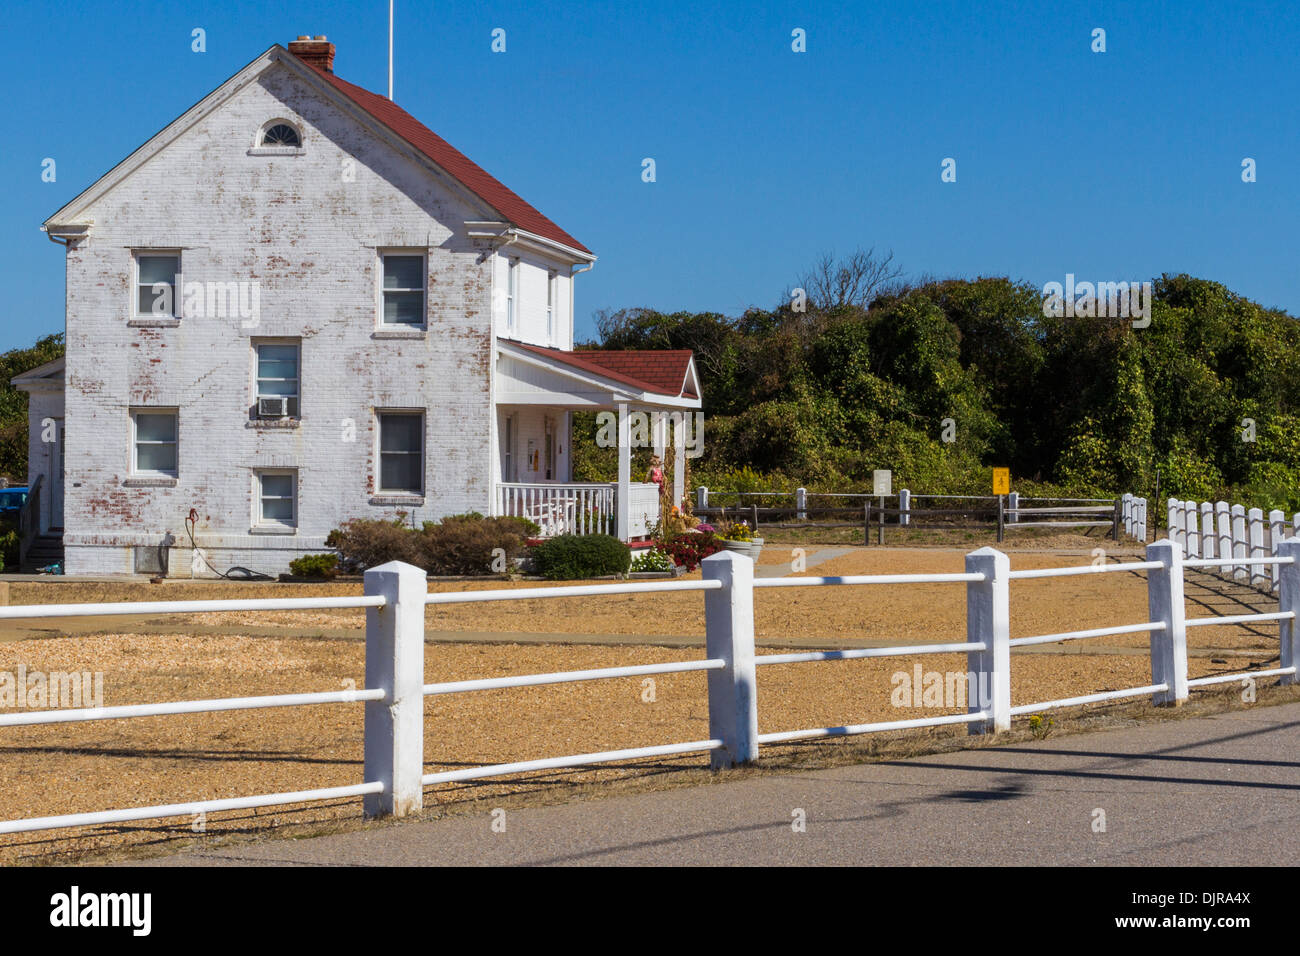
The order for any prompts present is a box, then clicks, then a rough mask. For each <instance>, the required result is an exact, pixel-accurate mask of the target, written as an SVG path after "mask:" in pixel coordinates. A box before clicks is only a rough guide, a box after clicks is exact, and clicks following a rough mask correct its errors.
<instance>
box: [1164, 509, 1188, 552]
mask: <svg viewBox="0 0 1300 956" xmlns="http://www.w3.org/2000/svg"><path fill="white" fill-rule="evenodd" d="M1181 506H1182V502H1181V501H1179V500H1178V499H1177V498H1170V499H1169V521H1168V523H1167V524H1166V527H1167V528H1168V529H1169V540H1170V541H1172V542H1173V543H1174V544H1176V545H1178V546H1179V547H1182V546H1183V541H1182V540H1181V538H1182V536H1184V535H1185V534H1186V531H1185V529H1184V528H1183V522H1182V520H1181V519H1180V518H1179V515H1180V514H1181Z"/></svg>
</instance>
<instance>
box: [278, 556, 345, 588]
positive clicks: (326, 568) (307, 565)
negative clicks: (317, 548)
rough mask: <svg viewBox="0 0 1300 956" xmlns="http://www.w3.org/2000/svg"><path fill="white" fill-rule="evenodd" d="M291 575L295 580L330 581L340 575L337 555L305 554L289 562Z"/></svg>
mask: <svg viewBox="0 0 1300 956" xmlns="http://www.w3.org/2000/svg"><path fill="white" fill-rule="evenodd" d="M289 573H290V574H292V575H293V576H294V577H295V578H313V579H318V580H322V581H328V580H329V579H330V578H332V577H334V576H335V575H336V574H338V573H339V556H338V555H337V554H305V555H303V556H302V557H301V558H294V559H293V560H292V561H290V562H289Z"/></svg>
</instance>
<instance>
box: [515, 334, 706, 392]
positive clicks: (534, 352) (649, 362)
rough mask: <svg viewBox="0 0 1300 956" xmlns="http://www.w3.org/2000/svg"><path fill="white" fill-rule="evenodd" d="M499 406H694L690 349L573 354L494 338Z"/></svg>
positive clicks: (696, 382)
mask: <svg viewBox="0 0 1300 956" xmlns="http://www.w3.org/2000/svg"><path fill="white" fill-rule="evenodd" d="M497 346H498V348H499V350H500V354H501V356H502V357H503V358H505V359H507V360H508V361H507V362H505V363H503V367H502V369H501V372H502V374H501V375H500V376H499V378H498V385H499V387H498V390H497V391H498V395H497V397H498V400H499V401H501V402H502V403H504V404H516V403H519V404H560V405H564V404H572V405H583V406H594V405H615V404H619V403H623V402H627V403H635V404H645V405H659V406H665V407H672V408H683V409H687V408H689V409H695V408H699V407H700V404H701V402H700V382H699V377H698V375H697V374H696V371H695V358H694V356H693V354H692V352H691V350H690V349H671V350H668V349H661V350H645V351H601V350H594V349H593V350H584V351H579V352H571V351H566V350H564V349H556V348H544V347H542V346H540V345H529V344H527V343H524V342H514V341H510V340H506V339H498V340H497Z"/></svg>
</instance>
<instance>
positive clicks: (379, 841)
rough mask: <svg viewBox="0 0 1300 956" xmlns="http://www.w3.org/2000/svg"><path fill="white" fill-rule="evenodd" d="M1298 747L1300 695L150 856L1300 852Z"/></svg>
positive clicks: (497, 858) (1163, 856)
mask: <svg viewBox="0 0 1300 956" xmlns="http://www.w3.org/2000/svg"><path fill="white" fill-rule="evenodd" d="M1297 753H1300V704H1287V705H1284V706H1277V707H1260V708H1258V709H1254V710H1247V711H1241V712H1236V713H1229V714H1222V715H1217V716H1213V717H1205V718H1197V719H1189V720H1181V721H1180V720H1175V721H1168V722H1161V723H1153V724H1147V725H1145V726H1138V727H1132V728H1125V729H1120V730H1111V731H1102V732H1096V733H1090V734H1082V735H1074V736H1069V737H1061V738H1059V739H1056V738H1050V737H1049V738H1048V739H1046V740H1042V741H1035V742H1033V743H1030V744H1015V745H1010V746H1006V747H995V748H988V749H981V750H971V751H965V752H962V753H955V754H946V755H941V756H932V757H919V758H915V759H910V760H899V761H892V762H887V763H875V764H867V765H862V766H856V767H842V768H836V769H830V770H821V771H813V772H797V773H795V772H792V773H788V774H774V775H770V776H753V777H749V778H746V779H743V780H735V781H732V782H727V783H719V784H714V785H705V786H700V787H693V788H689V789H677V790H670V791H661V792H656V793H645V794H638V795H632V796H622V797H611V798H607V799H599V800H587V801H582V802H575V803H571V804H567V805H564V806H554V807H540V808H537V809H518V810H509V811H507V812H506V813H505V816H504V824H505V826H504V832H500V831H501V826H500V823H501V819H502V818H501V817H500V816H499V815H498V816H496V817H494V816H493V815H491V814H489V813H487V812H484V813H483V814H480V815H476V816H472V817H460V818H448V819H443V820H427V821H411V822H405V823H401V824H398V825H394V826H384V827H372V828H366V829H363V830H359V831H356V832H351V833H341V834H335V835H331V836H324V837H317V838H313V839H306V840H277V839H271V840H267V841H266V842H263V843H258V844H253V845H243V846H231V847H228V848H225V849H220V848H214V849H203V848H195V849H191V850H189V851H185V852H182V853H179V854H177V855H174V856H169V857H160V858H157V859H155V860H153V861H149V862H152V863H154V864H155V865H165V866H240V865H282V866H293V865H305V866H310V865H333V866H349V865H385V866H443V865H475V864H483V865H508V864H524V865H583V864H597V865H691V864H734V865H750V864H764V865H817V864H839V865H873V864H888V865H904V866H905V865H940V866H942V865H962V866H987V865H1010V864H1022V865H1090V864H1104V865H1156V864H1159V865H1172V866H1180V865H1203V866H1210V865H1218V864H1235V865H1293V864H1294V862H1295V860H1296V859H1297V858H1298V857H1300V801H1297V799H1296V798H1297V796H1300V761H1298V759H1297V756H1296V755H1297ZM1102 814H1104V818H1103V816H1102ZM800 819H802V820H803V823H804V826H803V827H802V828H800V827H799V826H797V825H796V824H797V823H798V822H799V821H800ZM494 822H495V823H496V824H497V826H496V827H495V828H494V826H493V824H494ZM1103 822H1104V830H1102V829H1101V824H1102V823H1103Z"/></svg>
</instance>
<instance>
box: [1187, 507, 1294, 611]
mask: <svg viewBox="0 0 1300 956" xmlns="http://www.w3.org/2000/svg"><path fill="white" fill-rule="evenodd" d="M1167 506H1168V515H1167V518H1168V521H1167V526H1168V528H1169V537H1170V539H1171V540H1173V541H1175V542H1176V543H1177V544H1178V546H1179V547H1180V548H1181V549H1182V552H1183V554H1184V555H1186V556H1187V557H1189V558H1217V559H1218V560H1217V561H1213V562H1209V563H1207V564H1205V565H1204V570H1206V571H1209V572H1211V573H1213V574H1217V575H1220V576H1221V577H1225V578H1229V579H1232V580H1234V581H1239V582H1241V583H1243V584H1247V585H1250V586H1251V587H1254V588H1258V589H1260V590H1265V591H1270V592H1271V591H1277V590H1278V589H1279V588H1280V586H1281V584H1280V582H1281V575H1280V572H1279V570H1278V566H1277V565H1276V564H1269V565H1265V564H1263V563H1260V562H1257V561H1251V560H1247V559H1252V558H1261V557H1276V556H1277V555H1278V553H1279V551H1278V549H1279V547H1280V546H1281V543H1282V541H1283V540H1284V539H1285V538H1286V537H1287V536H1289V535H1300V512H1297V513H1296V514H1294V515H1292V516H1291V518H1290V519H1288V518H1287V516H1286V515H1285V514H1283V513H1282V512H1281V511H1278V510H1273V511H1270V512H1269V513H1268V514H1267V516H1266V515H1265V514H1264V512H1263V510H1262V509H1260V508H1249V509H1247V508H1246V507H1245V506H1243V505H1230V504H1228V502H1226V501H1213V502H1211V501H1202V502H1199V503H1198V502H1195V501H1182V500H1180V499H1178V498H1170V499H1169V501H1168V503H1167Z"/></svg>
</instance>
